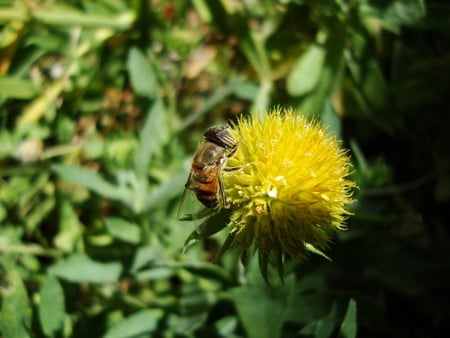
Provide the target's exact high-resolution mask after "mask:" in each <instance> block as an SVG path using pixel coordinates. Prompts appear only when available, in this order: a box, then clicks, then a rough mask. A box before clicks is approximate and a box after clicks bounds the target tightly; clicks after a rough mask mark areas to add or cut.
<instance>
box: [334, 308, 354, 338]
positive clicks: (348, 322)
mask: <svg viewBox="0 0 450 338" xmlns="http://www.w3.org/2000/svg"><path fill="white" fill-rule="evenodd" d="M357 331H358V324H357V316H356V302H355V300H354V299H350V301H349V302H348V307H347V312H346V313H345V317H344V320H343V321H342V325H341V329H340V330H339V333H340V335H341V336H342V337H344V338H355V337H356V334H357Z"/></svg>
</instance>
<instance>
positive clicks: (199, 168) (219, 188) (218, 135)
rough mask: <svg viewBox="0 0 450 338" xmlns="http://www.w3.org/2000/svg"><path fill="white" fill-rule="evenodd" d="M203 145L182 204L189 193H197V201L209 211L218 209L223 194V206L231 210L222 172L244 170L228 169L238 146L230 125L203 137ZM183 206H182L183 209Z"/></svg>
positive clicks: (208, 132)
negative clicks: (189, 191) (229, 160)
mask: <svg viewBox="0 0 450 338" xmlns="http://www.w3.org/2000/svg"><path fill="white" fill-rule="evenodd" d="M203 138H204V140H203V143H202V144H201V145H200V147H199V148H198V150H197V152H196V153H195V156H194V159H193V161H192V168H191V172H190V174H189V177H188V180H187V182H186V184H185V190H184V193H183V197H182V201H181V204H182V203H183V201H184V198H185V194H186V192H187V191H188V190H191V191H193V192H194V193H195V195H196V197H197V199H198V200H199V201H200V202H201V203H202V204H203V205H204V206H205V207H207V208H215V207H216V206H217V205H218V204H219V199H218V193H219V192H220V197H221V202H222V206H223V208H225V209H228V208H229V207H230V205H231V203H229V202H228V201H227V198H226V195H225V190H224V187H223V182H222V178H221V173H222V170H223V171H235V170H239V169H241V167H227V166H226V163H227V160H228V158H230V157H232V156H234V155H235V154H236V151H237V149H238V143H237V141H236V140H235V139H234V138H233V136H232V135H231V133H230V131H229V126H219V127H211V128H209V129H208V130H206V132H205V133H204V134H203ZM181 204H180V207H181Z"/></svg>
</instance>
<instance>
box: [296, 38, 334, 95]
mask: <svg viewBox="0 0 450 338" xmlns="http://www.w3.org/2000/svg"><path fill="white" fill-rule="evenodd" d="M324 60H325V50H324V49H323V47H321V46H319V45H317V44H311V45H310V46H309V47H308V49H307V50H306V51H305V52H304V53H303V54H302V55H301V56H300V57H299V59H298V60H297V62H296V63H295V65H294V66H293V68H292V71H291V72H290V74H289V75H288V78H287V91H288V93H289V94H290V95H292V96H301V95H304V94H307V93H309V92H310V91H312V90H313V89H314V88H315V87H316V85H317V83H318V81H319V79H320V74H321V71H322V68H323V63H324Z"/></svg>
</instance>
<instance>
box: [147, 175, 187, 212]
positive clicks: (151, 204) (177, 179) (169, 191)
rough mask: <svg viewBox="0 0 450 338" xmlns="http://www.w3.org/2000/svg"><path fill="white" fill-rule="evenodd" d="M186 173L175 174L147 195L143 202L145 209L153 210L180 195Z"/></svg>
mask: <svg viewBox="0 0 450 338" xmlns="http://www.w3.org/2000/svg"><path fill="white" fill-rule="evenodd" d="M186 177H187V176H186V173H185V171H182V172H181V173H176V174H174V175H172V176H171V177H170V178H168V179H167V180H166V181H164V182H161V183H160V184H159V185H158V186H156V187H154V188H153V189H152V190H151V191H150V193H149V194H148V196H147V198H146V202H145V207H146V209H153V208H155V207H158V206H160V205H161V204H164V203H167V201H168V200H170V199H172V198H174V197H177V196H179V195H180V192H181V191H182V190H183V189H184V184H185V183H186Z"/></svg>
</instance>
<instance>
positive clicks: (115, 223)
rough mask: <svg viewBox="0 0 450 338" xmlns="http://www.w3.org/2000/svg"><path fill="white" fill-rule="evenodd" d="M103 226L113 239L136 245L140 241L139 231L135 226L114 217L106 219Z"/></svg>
mask: <svg viewBox="0 0 450 338" xmlns="http://www.w3.org/2000/svg"><path fill="white" fill-rule="evenodd" d="M105 224H106V228H107V229H108V232H109V233H110V234H111V235H112V236H113V237H115V238H117V239H120V240H122V241H124V242H128V243H132V244H137V243H139V240H140V239H141V229H140V228H139V226H138V225H137V224H134V223H131V222H128V221H126V220H124V219H121V218H116V217H108V218H106V219H105Z"/></svg>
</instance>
